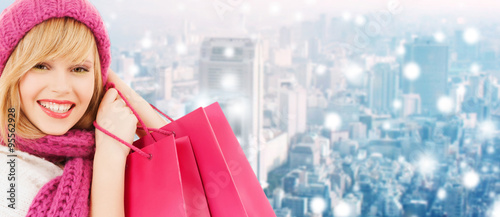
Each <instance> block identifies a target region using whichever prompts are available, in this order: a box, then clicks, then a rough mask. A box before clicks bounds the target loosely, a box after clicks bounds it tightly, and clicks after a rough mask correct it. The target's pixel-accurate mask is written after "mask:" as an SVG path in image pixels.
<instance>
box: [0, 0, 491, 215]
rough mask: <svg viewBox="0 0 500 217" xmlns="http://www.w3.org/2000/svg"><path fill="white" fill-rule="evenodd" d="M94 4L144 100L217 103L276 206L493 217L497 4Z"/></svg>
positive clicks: (119, 65) (124, 72) (173, 104)
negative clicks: (299, 14) (223, 13)
mask: <svg viewBox="0 0 500 217" xmlns="http://www.w3.org/2000/svg"><path fill="white" fill-rule="evenodd" d="M92 2H95V4H96V6H97V7H98V9H99V10H101V13H104V14H106V15H105V16H104V17H105V20H106V22H107V25H108V28H109V32H110V35H111V40H112V63H111V68H113V69H115V71H116V72H117V74H118V75H119V76H120V77H121V78H122V79H123V80H124V81H125V82H126V83H127V84H129V85H130V86H131V87H132V88H134V89H135V90H136V91H137V92H138V93H139V94H140V95H141V96H143V97H144V98H145V99H146V100H147V101H148V102H149V103H151V104H153V105H156V107H158V108H159V109H161V110H162V111H164V112H165V113H167V114H169V115H171V116H172V117H173V118H174V119H176V118H179V117H181V116H183V115H185V114H187V113H188V112H190V111H192V110H194V109H195V108H197V107H199V106H206V105H208V104H210V103H212V102H213V101H220V102H221V106H222V108H223V110H224V112H225V114H226V116H227V118H228V121H229V123H230V124H231V126H232V128H233V131H234V132H235V134H236V135H237V136H238V139H239V141H240V144H241V145H242V147H243V149H244V150H245V152H246V154H247V157H248V160H249V162H250V163H251V165H252V167H253V169H254V172H255V173H256V174H257V177H258V178H259V181H260V183H261V186H262V187H263V189H264V191H265V193H266V195H267V197H268V199H269V202H270V203H271V205H272V206H273V208H274V210H275V212H276V215H277V217H361V216H363V217H365V216H366V217H378V216H384V217H413V216H423V217H451V216H453V217H462V216H463V217H472V216H474V217H476V216H477V217H482V216H484V217H498V214H499V213H500V158H499V156H500V155H499V153H500V136H498V132H499V129H500V128H499V127H500V82H499V80H500V61H499V59H500V38H499V37H498V35H500V28H498V26H497V24H496V21H494V20H488V21H491V22H484V21H485V19H489V18H486V17H488V16H491V13H492V12H493V11H495V10H498V9H500V4H499V3H494V2H493V1H482V2H481V3H489V4H488V5H486V4H485V5H480V4H477V5H476V4H473V3H472V2H467V1H448V0H447V1H441V2H440V3H439V4H436V3H434V4H433V2H432V1H430V0H421V1H412V2H410V1H402V0H401V1H378V0H377V1H372V2H370V3H368V4H362V1H353V2H352V3H349V4H347V3H346V4H339V3H338V2H329V4H326V1H314V0H305V1H301V2H300V3H298V2H294V3H290V4H284V1H282V2H281V4H279V2H274V3H273V2H272V3H269V4H268V3H264V2H263V1H257V2H249V1H248V2H247V1H232V3H233V4H238V5H239V6H238V8H236V6H234V7H231V8H227V7H226V8H225V9H226V10H229V11H227V12H228V16H227V17H225V18H221V17H220V16H219V15H217V12H216V10H215V9H214V8H213V5H212V3H214V2H218V4H220V2H222V1H219V0H215V1H208V2H207V1H196V0H192V1H187V2H184V3H180V2H170V1H169V2H163V1H160V0H150V1H145V2H144V3H143V4H140V5H139V4H137V3H135V2H133V1H130V0H113V1H111V2H112V3H111V4H109V2H106V1H97V0H95V1H92ZM223 2H225V3H227V1H223ZM390 2H393V3H394V2H396V3H397V2H399V3H401V4H403V5H404V7H403V8H402V9H401V10H397V7H395V8H392V9H391V7H389V9H388V8H387V7H388V6H387V3H390ZM225 3H224V4H225ZM245 3H246V4H248V5H249V6H248V8H246V9H245V7H244V5H245ZM105 4H109V5H110V6H112V5H113V4H116V5H117V7H116V8H113V7H109V6H108V5H105ZM191 4H193V5H191ZM336 4H337V5H338V6H339V7H338V8H336V9H335V10H334V9H331V8H330V7H332V6H335V5H336ZM167 5H173V7H167ZM188 5H190V6H188ZM279 5H281V6H279ZM1 6H3V3H0V8H1ZM219 6H221V5H219ZM241 6H243V8H240V7H241ZM298 8H300V9H301V10H309V8H316V9H314V10H313V9H311V10H309V11H308V14H306V13H304V14H303V17H302V19H297V18H298V17H296V15H297V14H295V13H296V12H297V10H295V9H298ZM255 9H262V10H261V11H259V12H256V10H255ZM424 9H428V10H429V12H428V13H429V14H432V13H435V14H433V15H432V16H430V15H429V16H426V14H427V12H424ZM134 10H139V13H135V14H132V11H134ZM241 10H243V11H241ZM245 10H246V11H245ZM381 10H382V11H383V12H380V11H381ZM439 11H440V12H443V13H444V14H442V15H439V14H438V13H437V12H439ZM461 11H467V13H464V14H461ZM379 12H380V13H379ZM447 12H454V13H457V14H447ZM146 13H147V15H144V14H146ZM259 13H262V16H261V18H260V19H259V18H258V17H259ZM309 13H310V14H309ZM128 14H130V16H128V17H127V16H126V15H128ZM162 14H165V15H162ZM176 14H177V15H179V16H178V17H177V18H175V19H173V20H172V21H173V22H174V24H172V25H170V24H168V25H167V24H166V23H165V22H166V20H168V17H169V16H175V15H176ZM180 14H183V15H182V16H180ZM264 14H265V15H264ZM479 14H481V15H482V17H480V18H479V16H478V18H477V20H474V19H476V18H473V17H474V16H475V15H479ZM142 15H144V18H143V19H140V20H138V19H136V18H137V16H142ZM255 17H257V18H255ZM266 17H274V18H272V19H269V20H267V18H266ZM280 17H281V18H284V17H286V19H284V20H283V22H281V21H276V20H274V19H279V18H280ZM436 17H437V18H436ZM153 18H154V19H153ZM134 19H135V20H134ZM481 19H483V20H482V21H483V23H482V24H479V23H477V21H478V20H481ZM155 20H156V21H158V22H154V21H155ZM127 22H129V23H127ZM159 26H160V27H159ZM113 41H114V42H113Z"/></svg>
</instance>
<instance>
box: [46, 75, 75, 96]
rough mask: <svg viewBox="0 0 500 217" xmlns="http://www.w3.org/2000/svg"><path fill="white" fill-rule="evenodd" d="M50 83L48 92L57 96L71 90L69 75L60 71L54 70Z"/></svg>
mask: <svg viewBox="0 0 500 217" xmlns="http://www.w3.org/2000/svg"><path fill="white" fill-rule="evenodd" d="M51 80H52V81H51V82H50V90H51V91H52V92H55V93H58V94H66V93H69V92H70V90H71V82H70V80H69V73H67V72H66V71H65V70H62V69H54V70H53V73H52V78H51Z"/></svg>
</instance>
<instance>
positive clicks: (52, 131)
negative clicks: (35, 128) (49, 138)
mask: <svg viewBox="0 0 500 217" xmlns="http://www.w3.org/2000/svg"><path fill="white" fill-rule="evenodd" d="M68 130H69V128H67V129H66V128H64V129H63V128H59V129H54V128H52V129H51V128H45V129H43V130H42V132H43V133H45V134H47V135H53V136H60V135H64V134H65V133H67V132H68Z"/></svg>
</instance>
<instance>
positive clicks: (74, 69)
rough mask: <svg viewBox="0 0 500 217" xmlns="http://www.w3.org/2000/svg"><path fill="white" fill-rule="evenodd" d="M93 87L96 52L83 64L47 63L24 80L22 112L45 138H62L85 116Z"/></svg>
mask: <svg viewBox="0 0 500 217" xmlns="http://www.w3.org/2000/svg"><path fill="white" fill-rule="evenodd" d="M94 85H95V84H94V54H93V52H89V55H88V57H87V59H86V60H85V61H84V62H83V63H71V62H70V61H67V60H65V59H61V58H58V59H54V60H45V61H44V62H41V63H38V64H37V65H36V66H35V67H33V68H32V69H31V70H29V71H28V72H27V73H26V74H25V75H24V76H23V77H22V78H21V81H20V84H19V91H20V95H21V110H22V111H23V112H24V114H25V115H26V116H27V117H28V119H29V120H30V121H31V123H33V125H35V126H36V127H37V128H38V129H40V130H41V131H42V132H44V133H45V134H49V135H63V134H65V133H66V132H67V131H68V130H69V129H71V128H72V127H73V126H74V125H75V124H76V123H77V122H78V121H79V120H80V119H81V118H82V116H83V115H84V114H85V111H86V110H87V108H88V106H89V104H90V100H91V99H92V94H93V92H94Z"/></svg>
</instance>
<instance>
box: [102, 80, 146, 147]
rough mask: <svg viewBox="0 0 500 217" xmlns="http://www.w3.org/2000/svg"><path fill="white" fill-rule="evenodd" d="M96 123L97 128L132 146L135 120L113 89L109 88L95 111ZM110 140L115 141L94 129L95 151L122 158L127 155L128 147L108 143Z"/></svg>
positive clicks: (135, 127)
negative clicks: (104, 150)
mask: <svg viewBox="0 0 500 217" xmlns="http://www.w3.org/2000/svg"><path fill="white" fill-rule="evenodd" d="M96 121H97V124H99V126H101V127H102V128H104V129H106V130H107V131H109V132H110V133H112V134H113V135H115V136H117V137H118V138H120V139H122V140H123V141H125V142H128V143H129V144H132V142H133V141H134V135H135V131H136V129H137V118H136V117H135V116H134V114H133V113H132V111H131V110H130V108H129V107H127V105H126V104H125V102H124V101H123V99H122V98H121V97H120V96H119V95H118V92H117V91H116V90H115V89H114V88H110V89H109V90H108V91H107V92H106V93H105V94H104V97H103V98H102V101H101V104H100V105H99V109H98V110H97V117H96ZM110 140H114V141H116V140H115V139H114V138H112V137H110V136H108V135H106V134H105V133H103V132H102V131H100V130H99V129H96V145H97V146H96V149H106V152H110V153H109V154H112V153H121V155H122V156H127V155H128V153H129V151H130V148H129V147H127V146H126V145H124V144H121V143H116V142H110ZM102 146H105V147H102Z"/></svg>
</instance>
